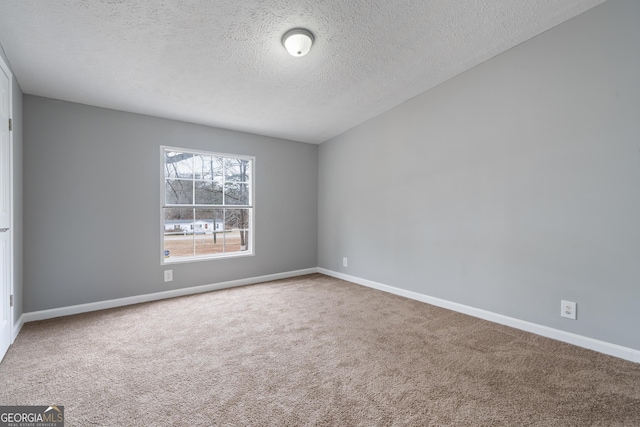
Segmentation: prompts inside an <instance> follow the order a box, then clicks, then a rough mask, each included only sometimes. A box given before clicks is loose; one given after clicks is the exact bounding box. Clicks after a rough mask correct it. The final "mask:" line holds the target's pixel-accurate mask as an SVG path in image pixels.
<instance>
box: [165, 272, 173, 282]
mask: <svg viewBox="0 0 640 427" xmlns="http://www.w3.org/2000/svg"><path fill="white" fill-rule="evenodd" d="M164 281H165V282H172V281H173V270H165V271H164Z"/></svg>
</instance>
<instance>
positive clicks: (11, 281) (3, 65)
mask: <svg viewBox="0 0 640 427" xmlns="http://www.w3.org/2000/svg"><path fill="white" fill-rule="evenodd" d="M0 49H1V47H0ZM2 53H3V54H4V51H3V52H2ZM0 68H1V69H2V71H3V72H4V74H5V75H6V76H7V78H8V79H9V118H10V119H11V120H12V123H13V73H12V72H11V68H9V64H7V62H6V61H5V59H4V57H3V55H0ZM0 125H3V126H8V125H9V124H8V123H5V124H0ZM13 125H14V126H15V123H13ZM13 134H14V132H13V127H12V129H11V130H9V200H10V202H9V203H10V206H9V226H10V230H9V232H10V233H11V234H10V235H9V298H10V299H11V296H13V304H11V303H10V302H9V301H7V302H6V303H7V304H9V317H10V320H9V326H10V329H11V330H10V331H9V336H10V341H9V345H11V344H13V342H14V341H15V339H16V335H17V334H16V333H15V319H14V316H15V313H14V308H15V303H16V301H15V292H14V291H15V289H14V286H15V283H14V279H15V277H14V267H15V266H14V265H13V262H14V253H13V252H14V249H15V244H14V230H13V227H14V224H15V221H14V217H13V215H14V188H13V187H14V177H13V173H14V164H13V161H14V159H13V156H14V152H13V145H14V141H13ZM0 360H1V359H0Z"/></svg>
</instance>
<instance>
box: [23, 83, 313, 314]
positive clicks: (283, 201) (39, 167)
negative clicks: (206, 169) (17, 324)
mask: <svg viewBox="0 0 640 427" xmlns="http://www.w3.org/2000/svg"><path fill="white" fill-rule="evenodd" d="M24 122H25V133H24V175H25V177H24V187H25V190H24V194H25V197H24V212H25V215H24V223H25V225H26V227H25V242H24V256H25V260H27V268H26V269H25V277H24V280H25V284H24V311H25V312H31V311H37V310H43V309H49V308H56V307H65V306H70V305H74V304H82V303H89V302H95V301H102V300H107V299H112V298H121V297H127V296H134V295H141V294H147V293H153V292H159V291H164V290H170V289H178V288H184V287H191V286H198V285H206V284H213V283H219V282H224V281H229V280H235V279H243V278H251V277H256V276H262V275H267V274H274V273H282V272H288V271H294V270H299V269H305V268H312V267H316V266H317V165H318V147H317V146H316V145H310V144H303V143H299V142H292V141H286V140H281V139H275V138H268V137H262V136H257V135H250V134H245V133H239V132H232V131H227V130H221V129H214V128H209V127H204V126H198V125H193V124H188V123H183V122H177V121H171V120H165V119H159V118H153V117H148V116H142V115H136V114H131V113H125V112H119V111H114V110H107V109H102V108H97V107H89V106H86V105H80V104H74V103H69V102H63V101H57V100H52V99H46V98H41V97H35V96H30V95H25V97H24ZM160 145H171V146H177V147H184V148H192V149H201V150H211V151H216V152H222V153H233V154H243V155H251V156H255V157H256V166H255V174H256V175H255V185H256V190H255V256H252V257H242V258H232V259H220V260H209V261H201V262H193V263H186V264H172V265H170V266H165V267H163V266H161V265H160V253H161V236H160V230H161V225H160V195H159V191H160V149H159V147H160ZM165 268H167V269H169V268H170V269H172V270H173V277H174V281H173V282H168V283H165V282H164V281H163V270H164V269H165Z"/></svg>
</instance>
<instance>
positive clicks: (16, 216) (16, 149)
mask: <svg viewBox="0 0 640 427" xmlns="http://www.w3.org/2000/svg"><path fill="white" fill-rule="evenodd" d="M0 56H1V57H2V59H3V61H4V63H5V64H7V65H8V66H9V67H11V64H10V63H9V60H8V59H7V56H6V55H5V53H4V49H3V48H2V45H1V44H0ZM11 90H12V92H11V98H12V103H13V105H12V113H13V117H12V119H13V200H12V203H13V224H12V230H11V232H12V233H13V323H14V324H15V323H17V322H18V319H19V318H20V316H21V315H22V287H23V272H24V270H23V261H22V260H23V258H22V256H23V225H22V224H23V222H22V215H23V210H22V194H23V192H22V177H23V174H22V123H23V122H22V91H21V90H20V85H19V84H18V81H17V80H16V77H15V76H13V80H12V88H11Z"/></svg>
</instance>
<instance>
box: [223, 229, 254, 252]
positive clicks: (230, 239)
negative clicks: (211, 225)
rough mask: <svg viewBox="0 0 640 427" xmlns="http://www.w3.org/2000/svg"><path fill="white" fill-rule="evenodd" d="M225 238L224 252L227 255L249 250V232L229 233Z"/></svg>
mask: <svg viewBox="0 0 640 427" xmlns="http://www.w3.org/2000/svg"><path fill="white" fill-rule="evenodd" d="M224 238H225V245H224V248H225V249H224V251H225V252H227V253H229V252H241V251H246V250H248V248H249V231H248V230H233V231H227V232H225V233H224Z"/></svg>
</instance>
